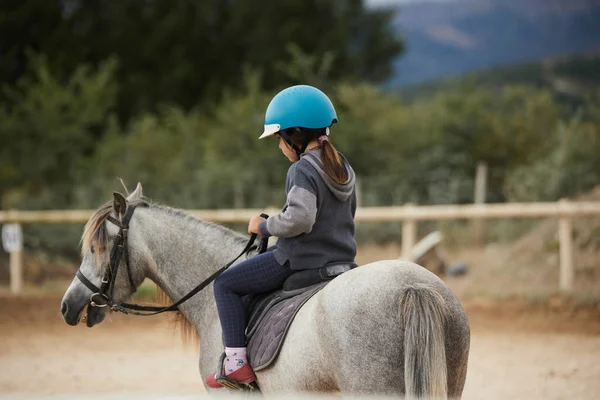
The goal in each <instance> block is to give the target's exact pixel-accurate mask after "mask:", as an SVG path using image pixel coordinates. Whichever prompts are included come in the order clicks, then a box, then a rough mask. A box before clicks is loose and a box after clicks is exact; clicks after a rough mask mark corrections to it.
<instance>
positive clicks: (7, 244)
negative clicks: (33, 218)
mask: <svg viewBox="0 0 600 400" xmlns="http://www.w3.org/2000/svg"><path fill="white" fill-rule="evenodd" d="M2 247H4V251H6V252H7V253H13V252H16V251H21V250H23V231H22V230H21V225H19V224H6V225H3V226H2Z"/></svg>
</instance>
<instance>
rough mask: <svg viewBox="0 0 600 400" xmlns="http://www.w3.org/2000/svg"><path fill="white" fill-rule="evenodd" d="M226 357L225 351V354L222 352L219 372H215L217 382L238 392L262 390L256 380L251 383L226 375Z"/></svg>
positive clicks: (218, 366) (218, 367)
mask: <svg viewBox="0 0 600 400" xmlns="http://www.w3.org/2000/svg"><path fill="white" fill-rule="evenodd" d="M225 357H226V354H225V353H223V354H221V357H220V358H219V364H218V365H217V372H216V373H215V380H216V381H217V383H218V384H219V385H221V386H223V387H225V388H227V389H229V390H234V391H237V392H260V389H259V387H258V384H257V383H256V381H253V382H250V383H240V382H237V381H234V380H233V379H231V378H228V377H227V376H226V375H224V374H223V371H224V369H225V368H224V363H225Z"/></svg>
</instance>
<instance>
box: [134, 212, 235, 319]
mask: <svg viewBox="0 0 600 400" xmlns="http://www.w3.org/2000/svg"><path fill="white" fill-rule="evenodd" d="M132 223H133V221H132ZM135 223H136V225H137V224H139V228H140V229H136V232H139V233H140V237H139V238H137V239H138V243H139V242H140V241H141V243H143V244H142V245H141V246H137V247H140V248H142V249H143V253H144V255H143V256H142V259H143V260H144V264H145V267H146V269H147V271H146V275H147V276H148V278H150V279H151V280H152V281H154V282H155V283H156V284H157V285H158V286H159V287H160V288H161V289H162V290H163V291H164V292H165V293H166V294H167V295H168V296H169V297H170V298H171V299H173V300H174V301H176V300H178V299H180V298H181V297H183V296H184V295H185V294H186V293H188V292H189V291H191V290H192V289H193V288H194V287H196V286H197V285H198V284H199V283H200V282H202V281H204V279H206V278H207V277H209V276H210V275H211V274H212V273H213V272H215V271H216V270H218V269H219V268H221V267H222V266H223V265H225V264H227V263H228V262H229V261H231V259H233V257H235V255H236V254H238V253H239V252H240V251H241V250H242V249H243V247H244V241H243V237H242V236H241V235H239V234H237V233H235V232H233V231H230V230H228V229H226V228H224V227H221V226H218V225H213V224H209V223H206V222H204V221H200V220H197V219H195V218H193V217H191V216H187V215H185V214H183V213H181V212H178V211H175V210H172V209H168V208H163V207H158V206H153V207H151V208H148V209H141V210H140V212H139V213H138V212H136V217H135ZM132 228H133V226H132ZM133 233H134V232H133V229H132V232H131V233H130V235H131V234H133ZM212 293H213V291H212V285H209V286H208V287H207V288H206V289H204V290H202V291H201V292H200V293H198V294H196V295H195V296H193V297H192V298H190V299H189V300H187V301H186V302H185V303H184V304H182V305H181V306H180V307H179V309H180V310H181V312H182V313H183V314H184V315H185V316H186V317H187V318H188V320H190V322H192V323H193V324H194V325H196V327H197V329H198V330H201V328H202V326H203V325H206V324H207V323H210V322H212V321H216V304H215V301H214V298H213V295H212Z"/></svg>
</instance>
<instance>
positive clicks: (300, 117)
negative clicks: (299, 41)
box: [206, 85, 356, 388]
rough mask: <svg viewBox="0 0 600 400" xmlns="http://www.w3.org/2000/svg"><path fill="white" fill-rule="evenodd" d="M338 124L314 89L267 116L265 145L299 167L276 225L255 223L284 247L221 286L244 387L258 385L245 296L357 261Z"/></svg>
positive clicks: (233, 370)
mask: <svg viewBox="0 0 600 400" xmlns="http://www.w3.org/2000/svg"><path fill="white" fill-rule="evenodd" d="M336 122H337V115H336V112H335V109H334V107H333V104H332V103H331V101H330V100H329V98H328V97H327V96H326V95H325V94H324V93H323V92H321V91H320V90H319V89H317V88H314V87H312V86H306V85H298V86H292V87H289V88H287V89H285V90H283V91H281V92H280V93H278V94H277V95H276V96H275V97H274V98H273V100H271V103H270V104H269V106H268V108H267V112H266V115H265V130H264V133H263V134H262V135H261V136H260V137H259V139H263V138H266V137H270V136H276V137H278V139H279V149H281V151H282V152H283V154H284V155H285V156H286V157H287V158H288V159H289V160H290V161H291V162H292V165H291V166H290V168H289V170H288V172H287V178H286V185H285V186H286V187H285V190H286V193H287V201H286V204H285V206H284V207H283V210H282V211H281V212H280V213H279V214H276V215H273V216H271V217H270V218H269V219H264V218H262V217H260V216H255V217H252V219H251V220H250V223H249V224H248V233H257V234H259V235H260V236H261V237H263V238H268V237H270V236H277V237H278V241H277V244H276V246H275V248H274V249H273V250H272V251H268V252H266V253H263V254H259V255H257V256H254V257H252V258H250V259H248V260H246V261H243V262H241V263H239V264H237V265H234V266H232V267H230V268H229V269H227V270H225V271H224V272H223V273H222V274H221V275H219V277H218V278H217V279H216V280H215V282H214V295H215V300H216V302H217V310H218V313H219V319H220V321H221V327H222V329H223V339H224V342H225V354H226V358H225V362H224V371H223V372H222V373H223V374H224V375H226V376H227V377H228V378H229V379H232V380H234V381H237V382H239V383H242V384H248V383H251V382H253V381H254V380H255V379H256V376H255V375H254V371H253V370H252V367H251V366H250V364H249V363H248V359H247V357H246V336H245V329H246V311H245V307H244V304H243V303H242V296H244V295H246V294H251V293H252V294H255V293H262V292H268V291H271V290H274V289H278V288H280V287H282V285H283V282H284V281H285V279H286V278H287V277H288V276H290V275H291V274H292V273H293V272H295V271H297V270H303V269H312V268H321V267H324V266H326V265H328V264H330V263H334V262H344V261H346V262H353V261H354V257H355V255H356V242H355V240H354V213H355V211H356V193H355V190H354V180H355V176H354V171H353V170H352V167H350V164H349V163H348V161H347V160H346V159H345V158H344V156H343V155H342V154H340V153H338V151H337V150H336V149H335V147H333V145H332V144H331V142H330V141H329V129H330V127H331V126H332V125H333V124H334V123H336ZM206 384H207V385H208V386H209V387H211V388H220V387H222V386H221V385H220V384H219V383H218V382H217V381H216V379H215V374H211V375H209V376H208V377H207V378H206Z"/></svg>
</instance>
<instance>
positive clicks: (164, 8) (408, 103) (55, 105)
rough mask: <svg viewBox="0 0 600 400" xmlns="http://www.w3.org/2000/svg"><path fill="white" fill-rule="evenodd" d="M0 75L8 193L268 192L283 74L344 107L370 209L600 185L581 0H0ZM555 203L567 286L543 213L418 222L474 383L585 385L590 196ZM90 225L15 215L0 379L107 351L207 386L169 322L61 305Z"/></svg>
mask: <svg viewBox="0 0 600 400" xmlns="http://www.w3.org/2000/svg"><path fill="white" fill-rule="evenodd" d="M0 83H1V91H0V209H2V210H12V209H16V210H78V209H95V208H97V207H98V206H99V205H100V204H102V203H104V202H105V201H108V200H110V199H111V197H112V192H113V191H115V190H119V191H123V188H122V186H121V183H120V182H119V181H118V180H117V177H119V178H122V179H123V181H124V182H125V183H126V184H127V185H128V187H129V189H130V190H132V189H133V188H134V187H135V184H136V183H137V182H138V181H141V182H142V184H143V186H144V194H145V195H147V196H149V197H150V198H151V199H152V200H153V201H155V202H159V203H163V204H167V205H170V206H173V207H177V208H183V209H231V208H237V209H246V208H265V207H280V206H281V205H282V204H283V202H284V200H285V197H284V191H283V187H284V181H285V172H286V170H287V168H288V166H289V162H288V161H287V159H285V157H283V156H282V155H281V154H280V152H279V150H278V149H277V145H276V144H275V143H274V142H272V141H258V140H257V137H258V136H259V135H260V133H261V132H262V125H263V122H264V112H265V110H266V107H267V105H268V103H269V101H270V99H271V98H272V97H273V96H274V95H275V94H276V93H277V92H278V91H280V90H281V89H283V88H285V87H287V86H290V85H293V84H310V85H314V86H317V87H319V88H321V89H322V90H323V91H325V92H326V93H327V94H328V95H329V96H330V98H331V99H332V101H333V103H334V105H335V106H336V109H337V112H338V116H339V124H337V125H335V126H334V127H333V128H332V142H333V143H334V145H335V146H336V147H337V148H338V149H339V150H340V151H341V152H342V153H344V155H345V156H346V157H347V158H348V159H349V160H350V161H351V163H352V165H353V167H354V169H355V171H356V173H357V176H358V178H359V187H360V205H361V207H380V206H402V205H404V204H406V203H413V204H415V205H454V204H471V203H474V202H476V201H477V202H478V203H515V202H528V203H530V202H556V201H558V200H559V199H563V198H568V199H570V200H571V201H576V202H579V201H586V202H600V187H599V186H598V185H600V2H599V1H596V0H437V1H434V0H396V1H394V0H364V1H359V0H279V1H276V2H275V1H273V2H265V1H258V0H236V1H231V0H146V1H142V0H98V1H83V0H27V1H20V0H19V1H17V0H3V1H2V2H0ZM478 166H479V168H478ZM478 169H479V171H480V173H482V174H483V175H480V177H481V179H483V180H484V181H485V186H483V187H484V189H483V192H482V191H481V189H479V195H478V198H476V197H477V196H476V195H475V193H476V186H477V185H476V182H477V179H476V175H477V170H478ZM482 171H483V172H482ZM570 223H571V224H572V227H571V228H572V229H571V233H572V240H573V243H572V246H573V260H574V261H573V264H574V278H573V284H572V287H571V290H570V291H569V292H568V293H564V292H560V291H559V262H560V255H559V237H558V222H557V218H550V217H549V218H527V219H523V218H506V219H495V220H490V221H485V222H482V223H474V222H473V221H469V220H446V221H434V220H432V221H427V222H419V223H418V225H417V227H416V229H417V237H418V238H419V239H420V238H422V237H424V236H426V235H427V234H430V233H432V232H439V233H440V234H441V236H442V237H443V241H442V243H441V244H440V245H439V246H438V247H439V248H440V249H441V248H442V245H443V251H442V250H440V251H438V252H437V254H438V255H440V257H441V258H442V259H443V261H444V265H445V267H444V268H442V269H436V268H433V270H434V272H436V273H438V274H439V275H440V276H441V277H442V278H444V279H445V280H446V281H447V283H448V284H449V285H450V287H451V288H452V289H453V291H454V292H455V293H456V294H457V295H458V296H459V298H460V299H461V301H463V304H464V305H465V308H466V309H467V311H468V313H469V316H470V318H471V324H472V327H473V331H474V335H473V348H472V355H471V361H470V371H469V376H468V379H467V386H466V388H465V398H481V397H482V396H483V395H485V397H487V398H496V397H494V396H497V397H498V398H501V397H502V398H503V397H510V398H552V399H553V398H556V399H558V398H567V397H568V398H590V399H591V398H595V396H597V393H600V367H599V366H598V363H597V360H598V357H600V251H599V250H598V249H599V248H600V216H599V215H593V216H584V217H575V218H572V219H571V220H570ZM245 226H246V224H243V223H240V224H234V225H230V227H232V228H234V229H237V230H239V231H245ZM82 227H83V224H81V223H75V224H73V223H56V224H25V225H23V237H24V252H23V278H24V289H23V291H22V292H21V293H20V294H19V295H14V294H11V292H10V289H9V280H10V276H9V275H10V273H9V270H10V269H9V255H8V253H6V252H2V253H0V304H1V306H0V327H1V329H0V339H1V340H0V372H1V373H0V395H4V394H6V395H7V396H8V395H10V396H26V395H33V396H44V395H51V394H64V393H67V394H73V395H74V394H81V393H87V394H93V393H95V392H96V389H98V390H101V389H99V388H102V387H103V386H102V383H103V380H102V379H99V378H98V377H94V376H89V375H88V371H87V370H86V368H85V367H84V366H85V365H86V364H88V363H89V362H90V360H98V359H100V360H104V361H103V363H104V364H105V365H107V366H110V371H109V372H107V373H108V374H109V375H110V374H112V375H110V376H109V377H110V379H111V381H113V382H116V383H115V386H114V388H113V389H114V392H116V393H121V392H124V391H125V392H131V393H136V394H139V393H147V392H152V393H156V392H161V393H183V394H186V393H196V392H198V391H202V390H203V389H202V388H201V382H200V377H199V376H198V374H197V368H196V359H197V356H196V355H195V354H194V351H191V352H190V351H189V350H187V349H185V348H183V347H181V346H180V345H179V342H178V341H177V337H176V336H174V335H173V334H172V332H171V330H169V326H168V324H167V323H166V321H164V320H163V319H161V318H157V320H153V321H143V322H140V321H138V320H135V321H133V320H131V319H123V318H120V317H115V318H114V321H113V322H114V323H113V324H104V325H102V326H99V327H97V328H94V330H93V331H82V330H83V328H79V327H78V328H76V329H74V328H70V327H67V326H66V324H64V322H63V321H62V320H61V317H60V313H59V308H60V307H59V303H60V297H61V296H62V294H63V293H64V290H65V288H66V287H67V285H68V283H69V281H70V280H71V279H72V277H73V274H74V272H75V270H76V269H77V267H78V265H79V255H78V254H79V239H80V236H81V233H82ZM357 239H358V243H359V254H358V256H357V260H358V261H359V262H360V263H363V264H364V263H367V262H371V261H375V260H378V259H389V258H398V257H400V256H401V240H402V224H401V223H399V222H369V223H367V222H359V223H358V224H357ZM451 267H453V269H452V268H451ZM453 271H454V272H453ZM449 272H450V273H449ZM152 291H153V289H152V287H144V289H143V290H142V291H141V294H139V295H138V296H139V297H140V298H143V297H144V296H151V294H152ZM124 332H126V334H125V336H128V335H129V339H131V335H136V337H137V338H138V340H136V343H135V345H133V344H131V343H130V342H127V341H126V340H125V339H127V338H126V337H124ZM101 342H104V343H106V342H108V343H112V344H113V347H111V349H102V348H99V343H101ZM128 352H129V353H128ZM131 352H133V353H134V354H135V357H129V356H128V355H127V354H130V353H131ZM103 357H105V358H103ZM161 357H162V358H161ZM146 359H148V362H145V360H146ZM156 359H158V362H156V363H152V362H151V360H156ZM594 360H596V361H594ZM523 363H526V364H525V366H523V365H522V364H523ZM527 363H528V364H527ZM152 365H154V366H155V371H161V372H165V373H166V374H167V375H166V377H165V378H164V379H157V380H152V381H151V382H149V381H148V379H151V377H152V376H155V375H153V374H154V372H152V370H151V366H152ZM165 365H168V366H165ZM173 365H177V367H172V366H173ZM115 368H116V369H115ZM113 369H115V370H114V371H113ZM24 370H26V371H29V374H28V375H27V376H21V373H22V372H23V371H24ZM165 370H167V371H165ZM122 376H125V377H126V378H127V379H125V380H124V379H121V380H119V377H122ZM32 382H35V383H32Z"/></svg>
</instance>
